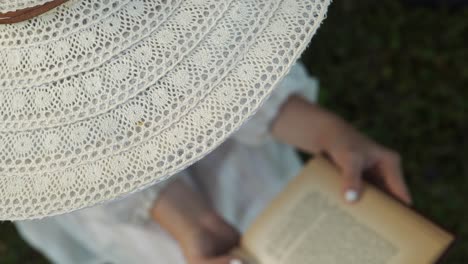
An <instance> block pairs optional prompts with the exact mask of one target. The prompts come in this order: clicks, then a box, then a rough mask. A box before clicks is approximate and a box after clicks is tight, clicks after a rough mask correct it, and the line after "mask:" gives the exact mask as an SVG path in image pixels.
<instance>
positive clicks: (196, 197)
mask: <svg viewBox="0 0 468 264" xmlns="http://www.w3.org/2000/svg"><path fill="white" fill-rule="evenodd" d="M209 208H210V207H209V206H208V203H207V202H206V201H204V199H203V198H202V197H201V195H200V194H199V193H197V192H196V191H194V190H193V189H192V188H191V187H190V186H189V185H188V184H187V183H186V182H184V181H182V180H181V179H176V180H174V181H173V182H171V183H169V184H168V185H167V186H166V187H165V188H164V190H162V191H161V193H160V194H159V196H158V199H157V200H156V201H155V204H154V207H153V209H152V212H151V213H152V217H153V219H154V220H155V221H156V222H158V223H159V225H160V226H161V227H162V228H164V229H165V230H166V231H168V232H169V233H170V234H171V235H172V236H173V237H174V238H175V239H176V240H178V241H180V242H183V240H184V239H185V238H187V237H190V235H191V234H189V232H192V231H194V230H196V229H195V228H194V226H196V225H198V223H196V221H201V220H202V219H203V217H205V214H207V212H208V211H210V209H209Z"/></svg>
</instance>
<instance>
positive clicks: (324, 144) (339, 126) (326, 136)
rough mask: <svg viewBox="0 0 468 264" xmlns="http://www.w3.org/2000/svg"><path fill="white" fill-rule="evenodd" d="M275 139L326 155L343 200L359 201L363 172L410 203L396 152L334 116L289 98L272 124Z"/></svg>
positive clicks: (292, 97)
mask: <svg viewBox="0 0 468 264" xmlns="http://www.w3.org/2000/svg"><path fill="white" fill-rule="evenodd" d="M271 132H272V134H273V136H274V137H275V138H277V139H278V140H279V141H282V142H284V143H287V144H290V145H293V146H295V147H297V148H299V149H301V150H303V151H305V152H309V153H320V152H323V153H326V154H327V155H328V156H329V157H331V158H332V160H333V161H334V162H335V163H336V164H337V165H338V167H339V168H340V169H341V171H342V173H343V176H344V184H343V194H344V197H345V198H346V200H347V201H349V202H354V201H356V200H357V199H358V198H359V192H360V188H361V181H362V180H361V179H362V174H363V172H366V171H368V172H371V173H372V175H374V176H375V177H377V178H379V179H380V180H381V181H382V182H384V184H385V187H386V188H387V189H388V190H389V191H390V192H391V193H393V194H394V195H395V196H396V197H398V198H399V199H401V200H402V201H404V202H406V203H408V204H409V203H411V197H410V194H409V192H408V189H407V187H406V184H405V182H404V178H403V174H402V170H401V165H400V158H399V155H398V154H397V153H395V152H394V151H392V150H390V149H387V148H385V147H383V146H381V145H379V144H377V143H376V142H374V141H373V140H371V139H369V138H368V137H366V136H365V135H363V134H361V133H360V132H359V131H357V130H356V129H354V128H353V127H352V126H351V125H350V124H348V123H347V122H346V121H344V120H343V119H342V118H340V117H338V116H337V115H335V114H333V113H331V112H329V111H327V110H325V109H323V108H321V107H320V106H318V105H315V104H311V103H309V102H307V101H306V100H305V99H303V98H302V97H300V96H295V95H294V96H291V97H289V99H288V100H287V102H286V103H285V104H284V105H283V106H282V109H281V111H280V112H279V114H278V116H277V117H276V119H275V120H274V121H273V124H272V127H271Z"/></svg>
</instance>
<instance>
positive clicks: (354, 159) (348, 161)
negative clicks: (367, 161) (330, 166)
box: [336, 153, 364, 203]
mask: <svg viewBox="0 0 468 264" xmlns="http://www.w3.org/2000/svg"><path fill="white" fill-rule="evenodd" d="M336 163H337V165H338V167H339V168H340V169H341V172H342V175H343V178H344V182H343V190H342V192H343V197H344V199H345V201H346V202H348V203H354V202H357V201H358V200H359V198H360V194H361V191H362V172H363V171H364V159H363V158H361V157H360V156H359V155H353V154H351V153H348V154H345V155H344V156H342V157H339V158H338V159H336Z"/></svg>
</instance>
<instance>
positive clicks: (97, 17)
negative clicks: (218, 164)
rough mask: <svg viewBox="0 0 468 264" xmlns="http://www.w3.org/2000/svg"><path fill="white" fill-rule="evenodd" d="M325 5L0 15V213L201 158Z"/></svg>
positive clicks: (23, 0) (137, 5) (302, 41)
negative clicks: (19, 18)
mask: <svg viewBox="0 0 468 264" xmlns="http://www.w3.org/2000/svg"><path fill="white" fill-rule="evenodd" d="M45 2H48V1H47V0H16V1H10V0H0V12H7V11H11V10H17V9H21V8H25V7H31V6H35V5H38V4H43V3H45ZM328 5H329V0H131V1H130V0H102V1H94V0H70V1H68V2H67V3H66V4H63V5H61V6H59V7H57V8H55V9H53V10H51V11H49V12H47V13H45V14H43V15H41V16H38V17H35V18H33V19H31V20H28V21H24V22H21V23H16V24H8V25H0V219H3V220H5V219H8V220H18V219H31V218H41V217H45V216H50V215H56V214H60V213H66V212H70V211H73V210H76V209H79V208H84V207H87V206H91V205H95V204H98V203H100V202H104V201H109V200H112V199H116V198H120V197H123V196H125V195H127V194H130V193H132V192H134V191H137V190H139V189H142V188H145V187H147V186H149V185H151V184H154V183H157V182H159V181H162V180H165V179H166V178H168V177H170V176H171V175H173V174H174V173H176V172H178V171H180V170H182V169H184V168H186V167H187V166H189V165H191V164H192V163H194V162H195V161H197V160H198V159H200V158H202V157H203V156H205V155H206V154H208V153H209V152H210V151H211V150H213V149H214V148H215V147H217V146H218V145H219V144H220V143H222V142H223V141H224V140H225V139H226V138H227V137H228V136H229V135H231V134H232V133H233V132H234V131H236V130H237V129H238V128H239V127H240V126H241V125H242V124H243V123H244V122H245V121H246V120H247V119H248V118H249V117H250V116H252V115H253V114H254V113H255V111H256V110H257V109H258V107H259V106H260V105H261V104H262V102H264V101H265V99H266V98H267V97H268V95H269V94H270V92H271V91H272V89H274V87H275V85H276V84H277V83H278V82H279V81H280V80H281V79H282V78H283V76H285V75H286V74H287V72H288V70H289V68H290V67H291V66H292V64H294V62H295V61H296V59H297V58H298V57H299V55H300V54H301V52H302V51H303V50H304V48H305V47H306V46H307V44H308V43H309V41H310V39H311V38H312V36H313V35H314V33H315V31H316V30H317V28H318V27H319V25H320V23H321V22H322V20H323V19H324V17H325V14H326V10H327V7H328Z"/></svg>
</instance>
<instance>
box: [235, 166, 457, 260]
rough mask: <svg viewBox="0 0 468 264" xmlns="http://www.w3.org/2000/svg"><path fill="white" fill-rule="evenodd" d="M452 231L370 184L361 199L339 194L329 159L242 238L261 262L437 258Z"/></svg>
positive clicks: (285, 194)
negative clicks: (350, 202) (344, 198)
mask: <svg viewBox="0 0 468 264" xmlns="http://www.w3.org/2000/svg"><path fill="white" fill-rule="evenodd" d="M452 239H453V238H452V236H451V235H450V234H448V233H447V232H445V231H443V230H441V229H439V228H438V227H436V226H434V225H433V224H432V223H430V222H429V221H428V220H427V219H425V218H423V217H421V216H419V215H418V214H416V213H414V212H413V211H412V210H410V209H408V208H406V207H404V206H402V205H401V204H399V203H398V202H396V201H394V200H393V199H392V198H390V197H387V196H386V195H385V194H383V193H381V192H380V191H378V190H377V189H375V188H373V187H371V186H366V189H365V192H364V194H363V197H362V199H361V201H360V202H359V203H358V204H355V205H348V204H346V203H345V202H343V201H342V199H341V178H340V176H339V173H338V171H337V170H336V169H334V167H332V166H331V165H330V164H329V163H328V162H327V161H325V160H323V159H318V160H315V161H313V162H312V163H310V164H309V165H308V166H307V168H306V169H305V170H304V171H303V173H301V175H300V176H299V177H297V178H296V179H295V180H293V181H292V182H291V183H290V185H289V186H288V187H287V188H286V190H285V191H284V192H283V193H282V194H281V195H280V196H279V197H278V198H277V199H275V201H274V202H273V203H272V205H271V206H270V208H268V209H267V210H266V211H265V212H264V213H263V214H262V216H260V217H259V218H258V219H257V220H256V221H255V223H254V224H253V225H252V227H251V228H250V229H249V230H248V231H247V233H246V234H245V236H244V238H243V241H242V243H243V247H244V248H246V249H247V250H248V251H249V252H250V254H252V255H253V256H254V257H255V258H256V259H257V260H258V262H260V263H268V264H270V263H271V264H286V263H297V264H301V263H321V264H335V263H336V264H338V263H347V264H355V263H356V264H375V263H388V264H407V263H423V264H424V263H433V262H434V261H435V260H436V259H437V258H438V256H439V255H440V254H441V253H442V252H443V251H444V249H445V248H446V247H447V246H448V244H449V243H450V241H451V240H452Z"/></svg>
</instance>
